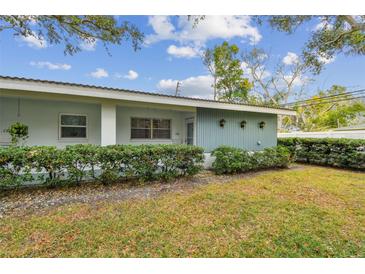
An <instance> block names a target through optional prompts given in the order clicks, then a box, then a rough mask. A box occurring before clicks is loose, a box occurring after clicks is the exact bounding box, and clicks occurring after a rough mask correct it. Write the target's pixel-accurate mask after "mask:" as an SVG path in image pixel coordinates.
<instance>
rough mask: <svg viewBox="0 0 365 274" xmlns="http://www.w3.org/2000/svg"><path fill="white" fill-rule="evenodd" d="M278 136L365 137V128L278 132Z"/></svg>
mask: <svg viewBox="0 0 365 274" xmlns="http://www.w3.org/2000/svg"><path fill="white" fill-rule="evenodd" d="M278 137H279V138H288V137H297V138H349V139H365V130H349V131H318V132H291V133H278Z"/></svg>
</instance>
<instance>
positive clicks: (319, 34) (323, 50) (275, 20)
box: [256, 15, 365, 74]
mask: <svg viewBox="0 0 365 274" xmlns="http://www.w3.org/2000/svg"><path fill="white" fill-rule="evenodd" d="M256 18H257V19H258V22H259V23H261V22H262V21H263V18H265V17H256ZM313 18H318V17H315V16H301V15H299V16H289V15H286V16H269V17H268V18H267V19H268V22H269V24H270V25H271V27H272V28H274V29H277V30H279V31H283V32H286V33H289V34H291V33H293V32H295V31H296V29H297V28H298V27H299V26H301V25H302V24H304V23H305V22H308V21H310V20H312V19H313ZM319 19H320V20H321V22H320V24H319V25H318V27H317V28H316V29H315V30H314V31H313V32H312V34H311V37H310V38H309V40H308V42H307V43H306V45H305V47H304V49H303V57H304V61H305V63H306V65H308V66H310V67H311V69H312V71H313V72H314V73H316V74H318V73H320V72H321V70H322V68H323V65H324V64H325V63H326V61H327V60H331V59H332V58H334V57H335V56H336V55H337V54H339V53H345V54H347V55H351V54H352V55H364V54H365V15H361V16H350V15H337V16H321V17H319Z"/></svg>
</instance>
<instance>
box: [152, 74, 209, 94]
mask: <svg viewBox="0 0 365 274" xmlns="http://www.w3.org/2000/svg"><path fill="white" fill-rule="evenodd" d="M178 81H179V82H181V87H180V95H181V96H188V97H195V98H205V99H212V98H213V88H212V84H213V78H212V76H211V75H200V76H195V77H189V78H186V79H183V80H173V79H162V80H160V81H159V83H158V84H157V88H158V89H161V90H162V92H164V93H166V92H167V93H170V94H174V92H175V89H176V84H177V82H178Z"/></svg>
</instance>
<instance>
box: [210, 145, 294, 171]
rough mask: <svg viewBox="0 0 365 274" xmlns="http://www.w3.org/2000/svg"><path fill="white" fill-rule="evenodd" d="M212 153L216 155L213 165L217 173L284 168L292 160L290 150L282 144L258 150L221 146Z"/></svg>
mask: <svg viewBox="0 0 365 274" xmlns="http://www.w3.org/2000/svg"><path fill="white" fill-rule="evenodd" d="M212 155H213V156H215V157H216V159H215V160H214V162H213V165H212V166H213V169H214V171H215V172H216V173H217V174H232V173H241V172H247V171H251V170H259V169H265V168H274V167H278V168H284V167H288V166H289V164H290V162H291V158H290V152H289V150H288V149H287V148H285V147H281V146H278V147H273V148H266V149H264V150H263V151H257V152H248V151H246V150H244V149H240V148H233V147H227V146H221V147H219V148H217V149H215V150H214V151H213V152H212Z"/></svg>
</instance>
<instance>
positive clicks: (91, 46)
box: [79, 40, 97, 51]
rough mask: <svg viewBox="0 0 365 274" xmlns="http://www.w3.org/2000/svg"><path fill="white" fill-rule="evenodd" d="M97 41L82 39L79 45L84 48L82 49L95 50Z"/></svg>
mask: <svg viewBox="0 0 365 274" xmlns="http://www.w3.org/2000/svg"><path fill="white" fill-rule="evenodd" d="M96 43H97V41H96V40H91V41H87V40H85V41H82V42H81V43H80V44H79V47H80V48H81V49H82V50H86V51H95V49H96Z"/></svg>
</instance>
